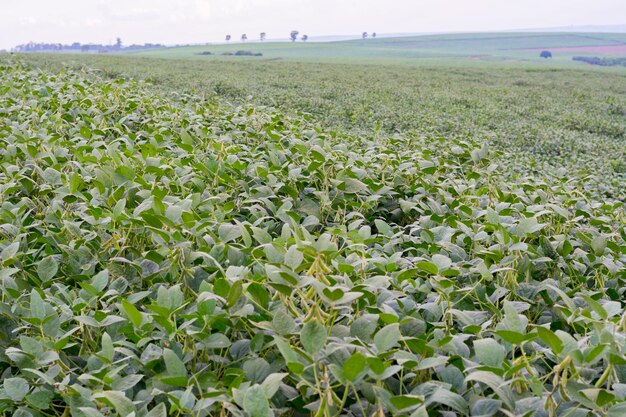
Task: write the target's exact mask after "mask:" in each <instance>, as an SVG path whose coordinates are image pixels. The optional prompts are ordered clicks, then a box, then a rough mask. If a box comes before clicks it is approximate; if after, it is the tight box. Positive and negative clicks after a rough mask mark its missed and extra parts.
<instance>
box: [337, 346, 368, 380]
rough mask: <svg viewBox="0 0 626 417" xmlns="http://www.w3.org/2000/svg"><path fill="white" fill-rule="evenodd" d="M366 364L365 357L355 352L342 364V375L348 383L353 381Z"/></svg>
mask: <svg viewBox="0 0 626 417" xmlns="http://www.w3.org/2000/svg"><path fill="white" fill-rule="evenodd" d="M366 364H367V359H365V356H363V354H362V353H361V352H356V353H354V354H353V355H352V356H350V358H348V360H347V361H346V362H345V363H344V364H343V373H344V374H345V376H346V378H348V379H349V380H350V381H354V380H355V379H356V377H357V376H358V375H359V374H360V373H361V372H362V371H363V370H364V369H365V365H366Z"/></svg>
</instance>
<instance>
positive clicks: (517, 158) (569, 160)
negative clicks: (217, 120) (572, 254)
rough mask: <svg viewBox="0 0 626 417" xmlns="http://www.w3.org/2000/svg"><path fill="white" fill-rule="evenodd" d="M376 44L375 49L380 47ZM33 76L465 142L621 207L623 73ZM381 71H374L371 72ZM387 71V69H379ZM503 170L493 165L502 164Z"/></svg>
mask: <svg viewBox="0 0 626 417" xmlns="http://www.w3.org/2000/svg"><path fill="white" fill-rule="evenodd" d="M381 41H382V39H381ZM24 58H25V59H28V60H29V62H32V63H33V65H36V66H39V67H54V68H61V69H62V68H65V67H66V66H68V65H69V66H72V67H75V68H78V69H80V68H82V67H84V66H87V67H88V68H91V67H94V66H95V67H96V68H98V69H99V73H100V74H102V75H104V76H106V77H111V78H120V77H124V78H132V79H149V80H150V81H151V83H152V84H153V85H154V86H155V87H156V88H157V89H158V90H159V91H161V92H165V93H166V94H167V95H171V94H172V92H174V94H178V93H179V92H186V93H189V94H191V95H194V96H199V97H207V98H209V99H211V100H212V99H214V98H215V97H216V96H219V97H221V98H222V99H225V100H227V101H229V102H231V103H233V104H234V105H243V106H247V105H250V103H254V104H256V105H262V106H271V107H276V108H279V109H280V112H281V113H286V114H291V115H294V114H297V113H298V112H299V113H305V114H306V115H308V117H312V118H313V119H314V120H315V122H316V123H318V124H319V125H321V126H323V127H324V130H325V131H337V132H350V133H352V134H355V135H361V134H364V135H372V134H373V132H374V131H379V134H401V135H403V136H406V135H418V136H419V135H428V136H441V137H444V138H446V139H454V140H464V139H465V138H472V139H476V140H479V141H481V142H484V141H487V143H489V146H490V147H491V148H493V149H497V150H505V151H507V158H506V159H504V160H502V161H501V163H502V165H504V166H505V167H506V170H507V171H508V172H511V173H520V174H523V175H532V176H533V177H539V178H541V177H543V176H544V175H545V173H546V172H551V171H552V170H554V169H559V168H563V169H565V170H567V173H568V175H570V176H577V177H580V176H587V181H586V182H585V184H583V185H584V187H585V190H586V191H587V192H588V193H590V194H592V195H594V196H596V197H597V198H598V199H603V198H614V199H621V200H624V199H626V188H624V187H623V184H624V182H625V181H626V146H624V141H626V73H625V72H624V71H616V70H614V69H608V68H600V67H597V68H593V67H589V69H588V70H585V71H583V70H580V69H571V68H567V67H559V66H551V67H544V66H537V65H524V64H521V63H519V62H514V63H502V64H501V65H497V64H489V65H487V64H484V63H483V64H480V63H476V64H472V63H471V62H468V61H462V62H461V61H459V62H454V61H443V60H442V61H436V62H432V63H428V61H426V62H425V63H421V64H419V63H417V62H416V63H414V64H412V65H408V64H403V63H398V64H394V65H381V64H375V65H373V64H370V65H359V64H354V65H352V64H328V63H297V62H283V61H270V60H267V61H258V60H255V61H247V62H240V61H211V62H203V61H193V60H188V59H187V60H174V59H167V60H161V59H154V58H150V59H147V58H136V57H114V56H108V57H98V56H93V57H83V56H76V55H74V56H66V57H62V56H58V55H57V56H51V55H48V56H46V55H28V56H25V57H24ZM375 62H376V61H375ZM382 62H385V61H382ZM498 162H500V161H498Z"/></svg>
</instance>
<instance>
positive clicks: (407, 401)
mask: <svg viewBox="0 0 626 417" xmlns="http://www.w3.org/2000/svg"><path fill="white" fill-rule="evenodd" d="M389 401H391V404H392V405H393V406H394V407H396V408H397V409H398V410H403V409H405V408H409V407H416V406H418V405H420V404H422V403H423V402H424V399H423V398H422V397H419V396H417V395H396V396H395V397H391V399H390V400H389Z"/></svg>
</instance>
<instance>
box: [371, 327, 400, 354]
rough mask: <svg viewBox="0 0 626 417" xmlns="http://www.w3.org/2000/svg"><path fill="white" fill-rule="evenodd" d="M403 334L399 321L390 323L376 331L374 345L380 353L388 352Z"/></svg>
mask: <svg viewBox="0 0 626 417" xmlns="http://www.w3.org/2000/svg"><path fill="white" fill-rule="evenodd" d="M401 337H402V334H401V333H400V326H399V324H398V323H393V324H389V325H387V326H385V327H383V328H382V329H380V330H379V331H378V333H376V335H375V336H374V345H375V346H376V349H377V350H378V352H379V353H384V352H387V351H388V350H389V349H391V348H393V347H394V346H396V345H397V343H398V342H399V341H400V338H401Z"/></svg>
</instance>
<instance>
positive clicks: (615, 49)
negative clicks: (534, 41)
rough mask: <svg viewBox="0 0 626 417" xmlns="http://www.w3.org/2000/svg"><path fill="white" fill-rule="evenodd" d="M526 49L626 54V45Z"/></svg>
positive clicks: (531, 49)
mask: <svg viewBox="0 0 626 417" xmlns="http://www.w3.org/2000/svg"><path fill="white" fill-rule="evenodd" d="M524 50H525V51H543V50H547V51H552V52H593V53H596V54H606V55H622V54H624V55H626V45H591V46H564V47H559V48H525V49H524Z"/></svg>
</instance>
